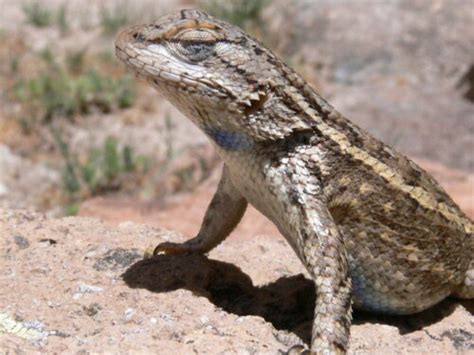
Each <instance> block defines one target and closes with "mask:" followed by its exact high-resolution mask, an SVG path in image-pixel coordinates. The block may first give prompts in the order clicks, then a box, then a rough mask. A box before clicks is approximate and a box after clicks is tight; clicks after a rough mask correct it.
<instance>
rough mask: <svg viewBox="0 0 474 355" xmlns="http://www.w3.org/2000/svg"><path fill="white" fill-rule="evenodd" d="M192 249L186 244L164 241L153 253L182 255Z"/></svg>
mask: <svg viewBox="0 0 474 355" xmlns="http://www.w3.org/2000/svg"><path fill="white" fill-rule="evenodd" d="M191 251H192V250H191V249H190V248H189V247H188V246H187V245H185V244H181V243H172V242H164V243H160V244H158V246H157V247H156V248H155V250H154V251H153V255H163V254H164V255H181V254H187V253H190V252H191Z"/></svg>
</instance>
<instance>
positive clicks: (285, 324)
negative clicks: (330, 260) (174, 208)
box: [0, 210, 474, 354]
mask: <svg viewBox="0 0 474 355" xmlns="http://www.w3.org/2000/svg"><path fill="white" fill-rule="evenodd" d="M0 240H1V241H2V245H1V255H0V260H1V261H0V263H1V267H0V290H2V292H0V348H1V349H2V351H4V352H7V353H8V352H15V351H16V350H17V349H22V351H23V352H26V353H31V352H33V351H41V352H47V353H59V352H61V353H64V352H67V353H76V352H79V351H81V352H86V351H87V352H111V353H118V352H120V353H132V352H142V353H145V352H146V353H150V352H154V353H160V354H169V353H193V352H194V353H199V354H223V353H225V354H257V353H258V354H276V353H278V352H279V351H285V350H286V349H287V348H288V347H290V346H292V345H294V344H297V343H300V342H302V341H303V342H308V341H309V338H310V327H311V319H312V315H313V307H314V297H315V296H314V288H313V286H312V283H311V281H310V280H309V279H308V276H307V275H306V274H305V272H304V270H303V267H302V265H301V263H300V262H299V261H298V260H297V258H296V256H295V255H294V253H293V252H292V251H291V249H290V248H289V246H288V245H287V244H286V242H285V241H284V240H282V239H277V238H275V237H268V236H254V238H253V239H252V240H246V241H245V242H243V241H242V240H240V239H232V238H231V239H229V240H228V241H226V242H225V243H223V244H222V245H220V246H219V247H218V248H216V249H215V250H214V251H212V252H211V253H210V255H209V256H208V257H204V256H180V257H170V256H158V257H155V258H152V259H147V260H143V259H142V258H141V255H142V253H143V250H145V249H146V248H148V247H149V246H150V245H155V244H157V243H159V242H162V241H166V240H183V236H181V235H180V234H177V233H175V232H171V231H167V230H163V229H159V228H153V227H149V226H145V225H140V224H136V223H133V222H124V223H121V224H120V225H117V226H110V225H107V224H105V223H103V222H101V221H99V220H97V219H92V218H82V217H69V218H62V219H47V218H46V217H44V216H43V215H40V214H35V213H31V212H27V211H7V210H1V211H0ZM473 306H474V305H473V303H472V302H464V303H456V302H454V301H451V300H448V301H445V302H443V303H442V304H440V305H438V306H436V307H433V308H432V309H430V310H428V311H427V312H424V313H423V314H421V315H417V316H410V317H399V318H393V317H377V316H374V315H367V314H360V313H356V314H355V316H354V325H353V327H352V340H351V344H350V352H351V353H358V354H359V353H364V354H366V353H369V354H370V353H373V354H375V353H380V352H382V351H383V352H384V353H433V352H438V353H443V354H444V353H446V354H447V353H456V352H466V353H468V352H469V351H474V320H473V318H472V315H471V314H470V313H469V312H472V310H473ZM12 322H14V324H16V325H15V326H13V327H12V325H11V324H12ZM4 324H9V325H8V326H4ZM35 327H36V328H35ZM25 329H26V330H25ZM31 329H33V330H31ZM28 331H30V333H28ZM2 333H3V334H2ZM22 334H23V335H25V334H26V336H23V337H22V336H20V335H22ZM38 334H39V336H38ZM28 336H29V337H28Z"/></svg>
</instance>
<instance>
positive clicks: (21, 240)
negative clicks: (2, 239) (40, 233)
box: [13, 235, 30, 249]
mask: <svg viewBox="0 0 474 355" xmlns="http://www.w3.org/2000/svg"><path fill="white" fill-rule="evenodd" d="M13 240H14V241H15V244H16V245H18V247H19V248H20V249H26V248H28V247H29V246H30V242H29V241H28V239H26V238H25V237H23V236H21V235H15V236H14V237H13Z"/></svg>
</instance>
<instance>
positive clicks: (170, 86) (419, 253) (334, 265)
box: [115, 9, 474, 354]
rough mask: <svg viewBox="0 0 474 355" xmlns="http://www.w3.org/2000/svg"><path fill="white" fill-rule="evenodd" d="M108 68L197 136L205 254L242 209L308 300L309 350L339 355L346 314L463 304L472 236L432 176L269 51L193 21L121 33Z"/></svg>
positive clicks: (191, 17)
mask: <svg viewBox="0 0 474 355" xmlns="http://www.w3.org/2000/svg"><path fill="white" fill-rule="evenodd" d="M115 48H116V55H117V57H118V58H119V59H120V60H121V61H122V62H124V63H125V65H126V66H127V67H128V68H129V69H130V70H132V71H133V72H134V73H135V74H136V75H137V76H138V77H141V78H143V79H145V80H146V81H147V82H149V83H150V84H151V85H153V86H154V87H155V88H156V89H157V91H158V92H159V93H161V94H162V95H163V96H164V97H165V98H166V99H167V100H169V101H170V102H171V103H172V104H173V105H175V106H176V107H177V108H178V109H179V110H180V111H181V112H182V113H184V115H186V116H187V117H188V118H189V119H191V121H192V122H193V123H194V124H195V125H197V127H199V128H200V129H201V130H202V132H204V134H205V135H206V136H207V137H208V138H209V139H210V141H211V142H212V143H213V145H214V146H215V149H216V150H217V153H218V154H219V155H220V157H221V158H222V160H223V162H224V166H223V171H222V176H221V180H220V182H219V184H218V187H217V191H216V192H215V195H214V196H213V198H212V200H211V202H210V205H209V207H208V209H207V211H206V213H205V216H204V219H203V222H202V225H201V227H200V230H199V232H198V234H197V235H196V236H195V237H194V238H192V239H189V240H188V241H186V242H184V243H173V242H165V243H161V244H159V245H158V246H157V247H156V249H155V250H154V254H155V255H158V254H168V255H177V254H183V253H196V254H205V253H208V252H209V251H210V250H211V249H213V248H214V247H216V246H217V245H218V244H220V243H221V242H222V241H223V240H224V239H225V238H226V237H227V236H228V235H229V234H230V233H231V232H232V230H233V229H234V228H235V226H236V225H237V224H238V223H239V221H240V219H241V218H242V216H243V215H244V212H245V209H246V207H247V205H248V204H249V203H250V204H252V205H253V206H254V207H256V209H257V210H259V211H260V212H261V213H262V214H263V215H265V216H266V217H267V218H268V219H269V220H270V221H272V222H273V223H274V224H275V225H276V226H277V228H278V230H279V231H280V232H281V234H282V235H283V236H284V237H285V239H286V240H287V241H288V243H289V245H290V246H291V247H292V249H293V250H294V251H295V252H296V254H297V255H298V257H299V259H300V260H301V262H302V263H303V264H304V266H305V267H306V269H307V270H308V272H309V275H310V276H311V278H312V280H314V283H315V287H316V296H317V298H316V302H315V311H314V320H313V325H312V335H311V344H310V349H308V348H306V347H303V346H301V345H295V346H294V347H293V348H291V349H290V352H292V353H295V352H297V353H298V352H301V353H313V354H343V353H346V352H347V348H348V342H349V336H350V326H351V321H352V307H353V306H354V307H355V308H358V309H363V310H368V311H372V312H377V313H385V314H399V315H406V314H413V313H417V312H420V311H422V310H425V309H427V308H429V307H431V306H433V305H434V304H436V303H438V302H440V301H441V300H443V299H445V298H446V297H448V296H456V297H460V298H474V261H473V254H474V237H473V234H474V224H473V222H472V220H471V219H470V218H469V217H467V216H466V215H465V213H464V212H462V211H461V209H460V208H459V206H458V205H457V204H456V203H455V202H454V201H453V200H452V198H451V197H450V196H449V195H448V194H447V193H446V192H445V191H444V189H443V188H442V187H441V186H440V185H439V183H438V182H437V181H435V179H434V178H433V177H431V176H430V175H429V174H428V173H427V172H426V171H424V170H423V169H422V168H420V167H419V166H418V165H417V164H415V163H414V162H413V161H412V160H410V159H409V158H407V157H405V156H404V155H402V154H401V153H399V152H397V151H396V150H395V149H393V148H391V147H390V146H388V145H386V144H384V143H383V142H382V141H380V140H378V139H377V138H375V137H373V136H372V135H370V134H369V133H368V132H366V131H365V130H363V129H362V128H360V127H358V126H357V125H356V124H354V123H353V122H351V121H350V120H348V119H346V118H345V117H344V116H343V115H342V114H340V113H339V112H338V111H337V110H336V109H335V108H333V107H332V106H331V105H330V104H329V103H328V102H327V101H326V100H325V99H323V98H322V97H321V96H320V95H319V94H318V93H317V92H316V91H315V90H313V88H311V86H310V85H309V84H308V83H307V82H306V81H305V80H304V79H303V78H302V77H301V76H300V75H299V74H298V73H296V72H295V71H294V70H293V69H291V68H290V67H289V66H287V65H286V64H284V63H283V62H282V61H281V60H280V59H279V58H278V57H277V56H276V55H275V54H274V53H273V52H272V51H271V50H269V49H268V48H266V47H265V46H264V45H263V44H261V43H260V42H258V41H257V40H255V39H253V38H252V37H251V36H249V35H248V34H247V33H245V32H244V31H243V30H241V29H240V28H238V27H236V26H233V25H231V24H229V23H226V22H224V21H221V20H219V19H217V18H214V17H212V16H210V15H209V14H207V13H206V12H204V11H202V10H198V9H185V10H180V11H177V12H175V13H171V14H169V15H166V16H164V17H162V18H160V19H158V20H156V21H155V22H152V23H149V24H144V25H138V26H133V27H131V28H128V29H125V30H122V31H121V32H120V33H119V34H118V35H117V38H116V41H115Z"/></svg>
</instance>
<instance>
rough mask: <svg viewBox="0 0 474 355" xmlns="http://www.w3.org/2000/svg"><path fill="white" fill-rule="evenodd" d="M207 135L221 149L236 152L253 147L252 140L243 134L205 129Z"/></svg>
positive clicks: (218, 129) (217, 129)
mask: <svg viewBox="0 0 474 355" xmlns="http://www.w3.org/2000/svg"><path fill="white" fill-rule="evenodd" d="M206 133H207V135H208V136H209V137H210V138H211V139H212V140H213V141H214V142H215V143H216V144H217V145H218V146H219V147H221V148H223V149H226V150H232V151H238V150H247V149H250V148H252V147H253V146H254V144H255V142H254V140H253V139H252V138H251V137H250V136H248V135H247V134H245V133H238V132H230V131H226V130H223V129H220V128H207V129H206Z"/></svg>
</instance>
